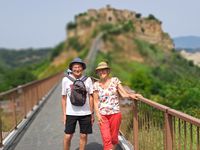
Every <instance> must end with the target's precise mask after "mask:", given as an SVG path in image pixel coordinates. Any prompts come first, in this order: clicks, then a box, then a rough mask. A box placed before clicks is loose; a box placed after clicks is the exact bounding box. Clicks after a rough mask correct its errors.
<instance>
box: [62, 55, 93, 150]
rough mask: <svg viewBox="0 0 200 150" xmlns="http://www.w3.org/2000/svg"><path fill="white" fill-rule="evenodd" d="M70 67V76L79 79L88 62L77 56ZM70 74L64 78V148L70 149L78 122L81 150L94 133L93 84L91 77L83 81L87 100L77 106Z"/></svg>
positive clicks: (65, 149)
mask: <svg viewBox="0 0 200 150" xmlns="http://www.w3.org/2000/svg"><path fill="white" fill-rule="evenodd" d="M69 69H70V70H71V71H72V72H71V74H69V76H70V77H71V78H73V79H74V80H76V81H77V79H78V80H81V79H82V78H84V76H83V71H84V70H85V69H86V64H85V63H84V62H83V61H82V60H81V59H80V58H75V59H74V60H73V61H72V62H71V63H70V64H69ZM69 76H68V77H67V76H65V77H64V78H63V80H62V111H63V122H64V124H65V135H64V150H69V149H70V143H71V139H72V137H73V133H74V132H75V128H76V123H77V121H78V122H79V125H80V140H79V150H84V149H85V145H86V144H87V135H88V134H91V133H92V123H93V119H94V116H93V97H92V94H93V85H92V80H91V78H89V77H88V78H86V79H85V81H84V82H83V83H84V85H85V89H86V101H85V103H84V104H83V106H75V105H74V104H72V102H71V99H72V97H70V96H71V94H72V89H73V86H74V85H73V83H75V82H73V81H72V80H70V78H69Z"/></svg>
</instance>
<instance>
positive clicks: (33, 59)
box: [0, 48, 51, 68]
mask: <svg viewBox="0 0 200 150" xmlns="http://www.w3.org/2000/svg"><path fill="white" fill-rule="evenodd" d="M50 52H51V48H42V49H31V48H30V49H23V50H14V49H5V48H0V64H1V66H4V67H7V68H16V67H22V66H26V65H29V64H34V63H38V62H39V61H42V60H43V59H46V58H47V57H48V56H49V55H50Z"/></svg>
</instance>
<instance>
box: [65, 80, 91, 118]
mask: <svg viewBox="0 0 200 150" xmlns="http://www.w3.org/2000/svg"><path fill="white" fill-rule="evenodd" d="M84 83H85V86H86V91H87V97H86V102H85V104H84V105H83V106H74V105H72V104H71V101H70V98H69V97H70V94H71V88H70V86H71V85H72V84H73V82H72V81H71V80H70V79H68V78H67V77H64V78H63V79H62V95H66V96H67V99H66V105H67V106H66V115H73V116H85V115H89V114H91V111H90V103H89V94H92V93H93V84H92V80H91V78H90V77H88V78H87V79H86V81H85V82H84Z"/></svg>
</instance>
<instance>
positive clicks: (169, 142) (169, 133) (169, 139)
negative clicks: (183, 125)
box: [165, 111, 173, 150]
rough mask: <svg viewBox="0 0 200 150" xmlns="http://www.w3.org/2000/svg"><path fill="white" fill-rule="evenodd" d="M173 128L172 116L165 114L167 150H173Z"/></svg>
mask: <svg viewBox="0 0 200 150" xmlns="http://www.w3.org/2000/svg"><path fill="white" fill-rule="evenodd" d="M172 137H173V128H172V116H171V115H170V114H168V112H167V111H166V112H165V150H172V149H173V144H172V141H173V138H172Z"/></svg>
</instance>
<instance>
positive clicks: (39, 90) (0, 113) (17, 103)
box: [0, 73, 63, 147]
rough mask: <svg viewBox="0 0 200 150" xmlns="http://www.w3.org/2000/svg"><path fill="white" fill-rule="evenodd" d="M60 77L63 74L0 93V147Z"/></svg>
mask: <svg viewBox="0 0 200 150" xmlns="http://www.w3.org/2000/svg"><path fill="white" fill-rule="evenodd" d="M62 76H63V73H58V74H56V75H54V76H51V77H48V78H46V79H42V80H39V81H34V82H31V83H28V84H25V85H22V86H19V87H17V88H15V89H12V90H9V91H6V92H4V93H0V147H2V146H3V140H4V139H5V138H6V137H7V136H8V135H9V134H10V133H11V132H12V131H13V130H14V129H16V128H17V126H18V124H19V123H20V122H21V121H22V120H23V119H24V118H26V116H27V114H28V113H29V112H30V111H31V110H32V109H33V107H34V106H35V105H37V104H39V102H40V100H41V99H42V98H43V97H44V96H45V95H46V94H47V93H48V91H49V90H50V89H51V88H52V87H53V86H54V85H56V83H58V82H59V81H60V79H61V77H62Z"/></svg>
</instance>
